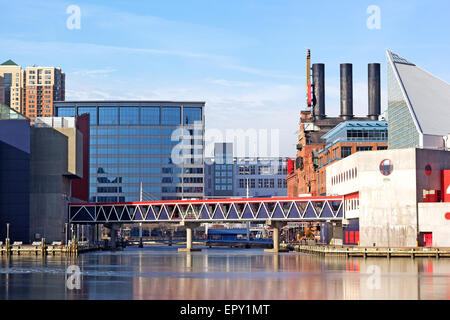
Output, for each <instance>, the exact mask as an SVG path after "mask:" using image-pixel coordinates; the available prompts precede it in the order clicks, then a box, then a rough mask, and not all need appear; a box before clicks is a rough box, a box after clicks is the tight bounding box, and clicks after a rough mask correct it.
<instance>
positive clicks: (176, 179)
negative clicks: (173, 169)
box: [91, 176, 203, 184]
mask: <svg viewBox="0 0 450 320" xmlns="http://www.w3.org/2000/svg"><path fill="white" fill-rule="evenodd" d="M189 179H191V178H188V177H186V178H184V181H185V183H196V182H189V181H190V180H189ZM194 179H200V180H195V181H203V178H194ZM91 181H97V183H101V184H118V183H121V184H122V183H140V182H142V183H158V184H159V183H181V181H182V180H181V177H127V176H125V177H96V176H92V179H91ZM200 183H201V182H200Z"/></svg>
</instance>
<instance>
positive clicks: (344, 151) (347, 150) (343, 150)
mask: <svg viewBox="0 0 450 320" xmlns="http://www.w3.org/2000/svg"><path fill="white" fill-rule="evenodd" d="M351 154H352V147H341V158H346V157H348V156H349V155H351Z"/></svg>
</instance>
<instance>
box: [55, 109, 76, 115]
mask: <svg viewBox="0 0 450 320" xmlns="http://www.w3.org/2000/svg"><path fill="white" fill-rule="evenodd" d="M57 113H58V117H74V116H75V108H58V109H57Z"/></svg>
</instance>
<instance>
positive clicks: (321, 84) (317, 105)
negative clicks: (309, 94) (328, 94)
mask: <svg viewBox="0 0 450 320" xmlns="http://www.w3.org/2000/svg"><path fill="white" fill-rule="evenodd" d="M312 74H313V86H314V95H313V105H314V117H315V119H323V118H325V116H326V115H325V65H324V64H323V63H314V64H313V65H312Z"/></svg>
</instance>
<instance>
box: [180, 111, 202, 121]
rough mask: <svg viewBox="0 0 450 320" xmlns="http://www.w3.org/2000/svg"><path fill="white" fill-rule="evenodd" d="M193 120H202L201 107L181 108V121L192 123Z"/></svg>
mask: <svg viewBox="0 0 450 320" xmlns="http://www.w3.org/2000/svg"><path fill="white" fill-rule="evenodd" d="M195 121H202V109H201V108H183V123H184V124H193V123H194V122H195Z"/></svg>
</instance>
